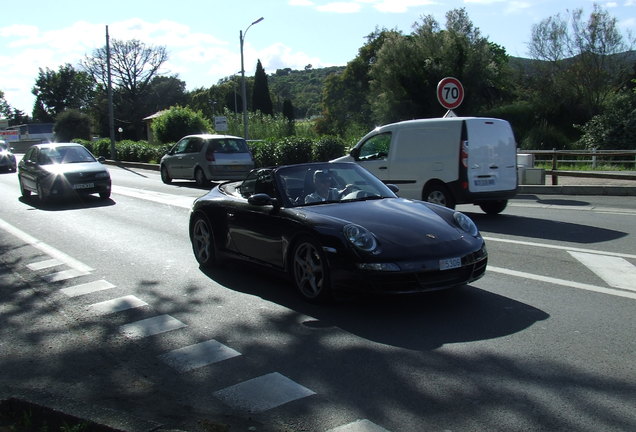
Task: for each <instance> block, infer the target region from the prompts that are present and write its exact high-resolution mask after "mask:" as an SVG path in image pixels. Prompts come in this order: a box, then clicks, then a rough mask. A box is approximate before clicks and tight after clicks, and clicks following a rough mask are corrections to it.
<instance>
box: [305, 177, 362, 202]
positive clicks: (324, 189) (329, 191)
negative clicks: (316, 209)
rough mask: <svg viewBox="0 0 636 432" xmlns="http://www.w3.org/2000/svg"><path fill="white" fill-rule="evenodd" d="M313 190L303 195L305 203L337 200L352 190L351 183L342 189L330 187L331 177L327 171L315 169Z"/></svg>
mask: <svg viewBox="0 0 636 432" xmlns="http://www.w3.org/2000/svg"><path fill="white" fill-rule="evenodd" d="M314 189H315V190H314V192H313V193H310V194H309V195H307V196H306V197H305V204H309V203H315V202H321V201H338V200H339V199H340V198H341V197H342V196H343V195H346V194H348V193H349V192H351V191H353V190H354V189H355V187H354V186H353V185H347V186H346V187H345V188H344V189H343V190H341V191H339V190H338V189H336V188H334V187H331V177H330V176H329V173H328V172H327V171H322V170H317V171H316V172H315V173H314Z"/></svg>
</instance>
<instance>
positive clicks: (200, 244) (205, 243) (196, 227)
mask: <svg viewBox="0 0 636 432" xmlns="http://www.w3.org/2000/svg"><path fill="white" fill-rule="evenodd" d="M190 240H191V242H192V251H193V252H194V257H195V258H196V259H197V262H198V263H199V265H201V267H206V268H208V267H212V266H213V265H214V264H215V263H216V250H215V244H214V233H213V232H212V226H211V225H210V221H209V220H208V218H207V217H206V216H204V215H203V214H197V215H196V216H194V221H193V223H192V233H191V235H190Z"/></svg>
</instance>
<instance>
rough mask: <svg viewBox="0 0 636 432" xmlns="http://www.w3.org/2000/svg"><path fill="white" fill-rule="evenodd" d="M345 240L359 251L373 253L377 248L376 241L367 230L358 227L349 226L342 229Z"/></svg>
mask: <svg viewBox="0 0 636 432" xmlns="http://www.w3.org/2000/svg"><path fill="white" fill-rule="evenodd" d="M343 232H344V236H345V238H346V239H347V240H348V241H349V242H350V243H351V244H352V245H354V246H355V247H356V248H358V249H360V250H361V251H364V252H368V253H373V252H375V251H376V249H377V248H378V241H377V240H376V239H375V236H374V235H373V234H372V233H371V231H369V230H368V229H366V228H364V227H361V226H360V225H355V224H349V225H346V226H345V227H344V228H343Z"/></svg>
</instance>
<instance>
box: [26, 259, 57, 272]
mask: <svg viewBox="0 0 636 432" xmlns="http://www.w3.org/2000/svg"><path fill="white" fill-rule="evenodd" d="M62 264H64V263H63V262H62V261H60V260H57V259H55V258H51V259H48V260H44V261H39V262H35V263H31V264H28V265H27V268H28V269H29V270H33V271H37V270H43V269H47V268H51V267H57V266H59V265H62Z"/></svg>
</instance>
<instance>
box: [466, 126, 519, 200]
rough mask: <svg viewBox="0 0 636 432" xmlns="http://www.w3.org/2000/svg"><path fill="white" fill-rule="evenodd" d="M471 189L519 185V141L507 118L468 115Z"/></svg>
mask: <svg viewBox="0 0 636 432" xmlns="http://www.w3.org/2000/svg"><path fill="white" fill-rule="evenodd" d="M466 136H467V138H468V139H467V140H466V141H464V142H463V143H462V146H463V150H464V151H463V152H462V157H465V156H466V155H467V163H466V168H467V173H466V174H467V179H468V191H469V192H471V193H480V192H497V191H509V190H514V189H516V188H517V165H516V163H517V162H516V158H517V144H516V142H515V138H514V135H513V133H512V128H511V127H510V124H509V123H508V122H507V121H505V120H500V119H489V118H474V119H466Z"/></svg>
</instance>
